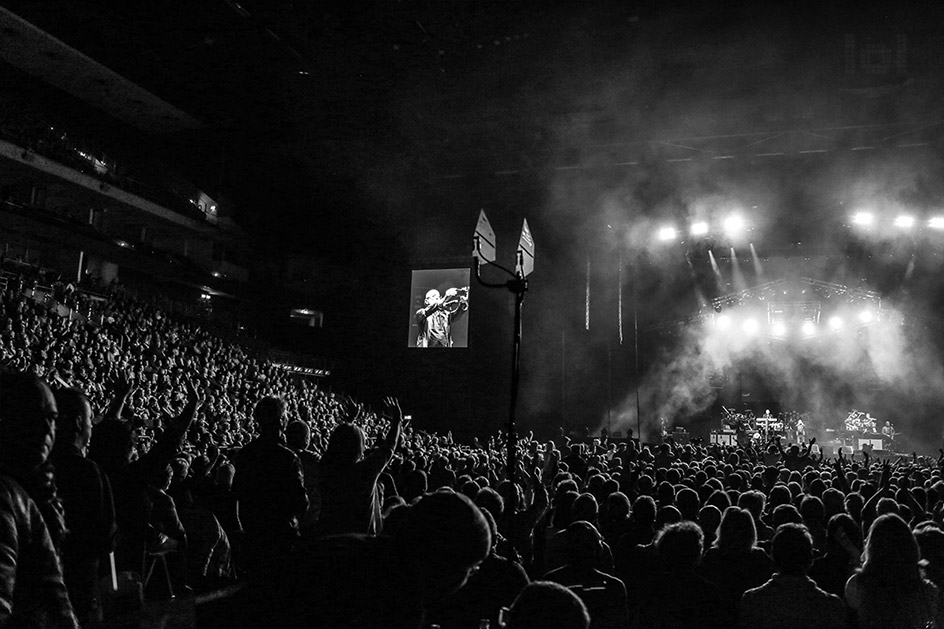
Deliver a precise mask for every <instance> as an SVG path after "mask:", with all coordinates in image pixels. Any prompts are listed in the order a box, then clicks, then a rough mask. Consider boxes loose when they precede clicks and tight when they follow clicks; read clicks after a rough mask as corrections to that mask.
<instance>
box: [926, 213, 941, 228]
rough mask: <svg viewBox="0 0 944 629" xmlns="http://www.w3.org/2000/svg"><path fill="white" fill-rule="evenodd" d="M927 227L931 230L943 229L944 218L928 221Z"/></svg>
mask: <svg viewBox="0 0 944 629" xmlns="http://www.w3.org/2000/svg"><path fill="white" fill-rule="evenodd" d="M928 227H930V228H931V229H944V216H935V217H934V218H932V219H931V220H929V221H928Z"/></svg>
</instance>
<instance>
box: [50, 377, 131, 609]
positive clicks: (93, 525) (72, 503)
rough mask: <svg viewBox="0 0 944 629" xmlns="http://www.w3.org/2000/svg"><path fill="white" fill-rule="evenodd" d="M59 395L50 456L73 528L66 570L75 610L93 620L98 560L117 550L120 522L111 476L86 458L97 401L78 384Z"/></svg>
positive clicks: (97, 602) (66, 549)
mask: <svg viewBox="0 0 944 629" xmlns="http://www.w3.org/2000/svg"><path fill="white" fill-rule="evenodd" d="M55 397H56V406H57V407H58V409H59V415H58V417H57V418H56V444H55V446H54V447H53V450H52V457H51V459H50V460H51V461H52V463H53V465H54V466H55V469H56V482H57V485H58V488H59V495H60V496H61V498H62V505H63V508H64V511H65V523H66V527H67V528H68V529H69V534H68V535H67V536H66V538H65V540H63V544H62V571H63V576H64V577H65V581H66V586H67V587H68V588H69V598H70V600H71V601H72V606H73V608H74V609H75V613H76V615H77V616H78V618H79V620H80V621H81V622H82V623H83V624H88V623H93V622H96V621H99V620H101V605H100V598H99V594H98V581H99V564H100V562H101V560H102V559H103V558H105V557H106V556H107V555H108V553H109V552H111V551H112V550H114V544H115V537H116V535H117V533H118V525H117V523H116V522H115V505H114V501H113V499H112V494H111V485H110V484H109V482H108V478H107V477H106V476H105V474H104V473H103V472H102V471H101V469H99V467H98V465H96V464H95V462H93V461H91V460H89V459H88V458H86V452H87V450H88V445H89V440H90V439H91V437H92V415H93V413H92V405H91V403H90V402H89V399H88V397H87V396H86V395H85V394H84V393H82V391H80V390H78V389H60V390H58V391H56V392H55Z"/></svg>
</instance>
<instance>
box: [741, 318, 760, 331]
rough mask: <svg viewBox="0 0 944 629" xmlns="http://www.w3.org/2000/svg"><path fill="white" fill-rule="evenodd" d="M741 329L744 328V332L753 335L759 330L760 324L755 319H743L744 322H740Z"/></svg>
mask: <svg viewBox="0 0 944 629" xmlns="http://www.w3.org/2000/svg"><path fill="white" fill-rule="evenodd" d="M741 329H742V330H744V333H745V334H750V335H754V334H757V332H758V330H760V324H759V323H758V322H757V319H754V318H751V319H745V320H744V323H742V324H741Z"/></svg>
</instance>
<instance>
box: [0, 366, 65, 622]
mask: <svg viewBox="0 0 944 629" xmlns="http://www.w3.org/2000/svg"><path fill="white" fill-rule="evenodd" d="M0 413H2V415H0V626H2V627H68V628H77V627H78V626H79V623H78V620H77V618H76V616H75V613H74V611H73V609H72V603H71V602H70V600H69V594H68V591H67V589H66V585H65V581H64V579H63V576H62V564H61V562H60V560H59V554H58V552H57V546H58V544H59V543H61V541H62V539H63V538H64V537H65V535H66V532H67V530H66V527H65V519H64V516H63V512H62V505H61V503H60V502H59V498H58V496H57V493H56V483H55V476H54V473H53V468H52V465H50V464H49V462H48V459H49V455H50V454H51V453H52V448H53V442H54V439H55V434H56V424H55V421H56V400H55V398H54V397H53V394H52V391H51V390H50V388H49V386H48V385H47V384H46V383H45V382H43V381H42V380H40V379H39V378H37V377H36V376H35V375H32V374H26V373H3V374H2V379H0Z"/></svg>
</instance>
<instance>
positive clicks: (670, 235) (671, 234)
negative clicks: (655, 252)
mask: <svg viewBox="0 0 944 629" xmlns="http://www.w3.org/2000/svg"><path fill="white" fill-rule="evenodd" d="M676 235H677V232H676V231H675V228H674V227H662V228H660V229H659V240H661V241H662V242H666V241H668V240H675V236H676Z"/></svg>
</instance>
